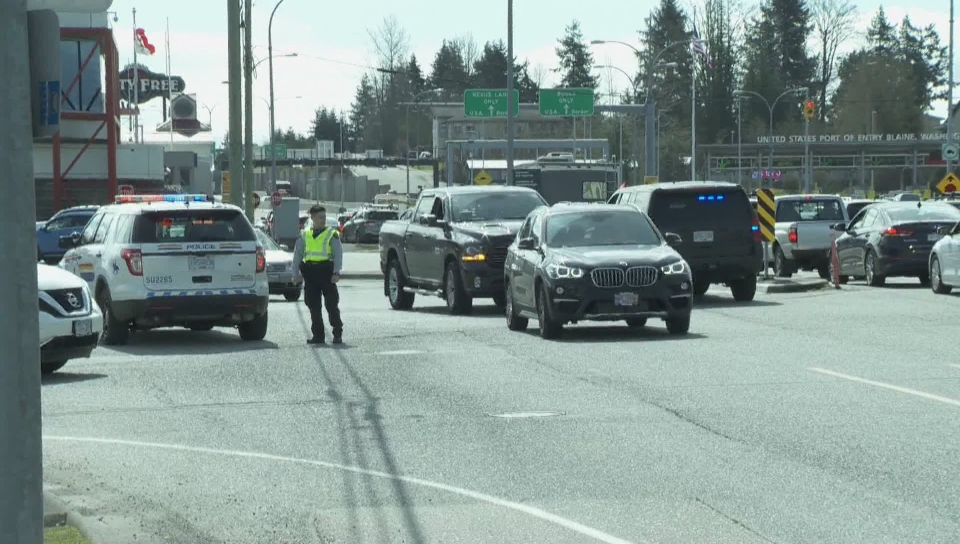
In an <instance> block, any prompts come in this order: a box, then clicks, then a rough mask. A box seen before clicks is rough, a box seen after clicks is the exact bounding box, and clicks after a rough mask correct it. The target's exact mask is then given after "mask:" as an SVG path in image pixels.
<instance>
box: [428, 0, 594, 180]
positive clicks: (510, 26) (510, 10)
mask: <svg viewBox="0 0 960 544" xmlns="http://www.w3.org/2000/svg"><path fill="white" fill-rule="evenodd" d="M516 114H517V112H515V111H513V0H507V185H515V183H514V179H513V123H514V116H516ZM574 151H576V150H574ZM447 168H450V165H449V164H448V165H447Z"/></svg>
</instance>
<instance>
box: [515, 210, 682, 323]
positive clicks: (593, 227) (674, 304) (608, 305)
mask: <svg viewBox="0 0 960 544" xmlns="http://www.w3.org/2000/svg"><path fill="white" fill-rule="evenodd" d="M679 238H680V237H679V236H677V235H676V234H674V233H665V234H661V233H660V231H659V230H657V227H656V226H655V225H654V224H653V222H652V221H650V218H649V217H647V216H646V214H644V213H642V212H641V211H639V210H638V209H637V208H635V207H632V206H611V205H607V204H599V205H597V204H557V205H554V206H553V207H550V208H547V207H543V208H540V209H538V210H536V211H534V212H533V213H532V214H530V217H528V218H527V220H526V221H525V222H524V224H523V226H522V227H520V232H519V234H518V235H517V241H516V242H514V243H513V244H512V245H511V246H510V248H509V251H508V253H507V262H506V267H505V268H504V275H505V278H504V281H505V284H506V288H505V291H506V307H505V308H504V310H505V313H506V318H507V327H508V328H509V329H510V330H513V331H521V330H524V329H526V328H527V324H528V323H529V319H536V320H537V321H538V323H539V329H540V336H542V337H543V338H548V339H550V338H556V337H558V336H560V334H561V332H562V331H563V325H564V324H566V323H577V322H578V321H626V323H627V325H628V326H629V327H634V328H636V327H642V326H644V325H646V323H647V319H650V318H659V319H663V320H664V321H665V322H666V324H667V330H668V331H669V332H670V333H671V334H686V333H687V331H688V330H689V329H690V312H691V310H692V303H691V301H692V293H693V284H692V278H691V276H690V267H689V266H688V265H687V263H686V261H684V260H683V258H682V257H681V256H680V254H679V253H677V252H676V251H675V250H674V249H673V248H672V247H671V245H672V244H676V243H678V242H679Z"/></svg>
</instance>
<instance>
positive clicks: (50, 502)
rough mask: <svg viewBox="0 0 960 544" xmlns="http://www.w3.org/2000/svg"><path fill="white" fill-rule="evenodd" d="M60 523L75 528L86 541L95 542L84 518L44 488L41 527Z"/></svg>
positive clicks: (59, 524)
mask: <svg viewBox="0 0 960 544" xmlns="http://www.w3.org/2000/svg"><path fill="white" fill-rule="evenodd" d="M62 525H69V526H70V527H73V528H75V529H77V530H78V531H80V534H82V535H83V537H84V538H86V539H87V540H88V541H90V542H91V543H94V544H95V543H96V540H95V539H94V538H93V537H92V536H91V534H92V533H93V531H91V528H90V526H89V525H88V524H87V521H86V519H84V517H83V516H81V515H80V514H77V513H76V512H74V511H73V510H71V509H70V507H69V506H67V504H66V503H65V502H63V500H62V499H60V497H57V496H56V495H54V494H53V493H51V492H49V491H47V490H46V489H44V490H43V527H44V528H45V529H46V528H47V527H59V526H62Z"/></svg>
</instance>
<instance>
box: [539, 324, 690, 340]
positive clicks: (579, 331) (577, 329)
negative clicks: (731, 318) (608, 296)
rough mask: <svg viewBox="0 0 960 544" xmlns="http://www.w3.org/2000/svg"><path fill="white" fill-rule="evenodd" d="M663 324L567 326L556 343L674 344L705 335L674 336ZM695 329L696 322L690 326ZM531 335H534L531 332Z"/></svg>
mask: <svg viewBox="0 0 960 544" xmlns="http://www.w3.org/2000/svg"><path fill="white" fill-rule="evenodd" d="M662 323H663V322H662V321H660V322H659V323H658V320H650V321H648V322H647V325H646V326H645V327H641V328H638V329H631V328H629V327H627V326H626V325H619V326H617V325H612V326H604V327H595V326H586V327H582V326H577V325H568V326H566V327H564V328H563V336H561V337H560V338H559V339H558V342H676V341H683V340H702V339H704V338H707V337H706V336H705V335H702V334H697V333H695V332H691V333H688V334H685V335H680V336H674V335H672V334H670V333H668V332H667V329H666V328H664V326H663V324H662ZM692 326H693V327H696V321H694V322H693V324H692ZM531 334H536V330H533V332H531Z"/></svg>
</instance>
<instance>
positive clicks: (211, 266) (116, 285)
mask: <svg viewBox="0 0 960 544" xmlns="http://www.w3.org/2000/svg"><path fill="white" fill-rule="evenodd" d="M60 243H61V245H62V246H63V247H64V248H69V250H68V251H67V253H66V255H64V257H63V260H62V261H60V267H61V268H63V269H65V270H68V271H70V272H73V273H74V274H76V275H77V276H80V277H81V278H83V279H84V280H86V281H87V283H88V285H89V286H90V291H91V292H92V293H93V294H94V298H95V299H96V301H97V303H98V304H99V306H100V308H101V309H102V311H103V314H104V326H103V335H102V339H103V342H104V343H105V344H112V345H121V344H125V343H126V342H127V340H128V338H129V336H130V331H131V330H134V329H139V330H146V329H153V328H158V327H186V328H189V329H191V330H194V331H209V330H211V329H212V328H214V327H236V328H237V329H238V330H239V333H240V338H242V339H244V340H262V339H263V338H264V337H265V336H266V334H267V303H268V300H269V296H270V295H269V285H268V282H267V273H266V256H265V253H264V248H263V246H261V245H260V243H259V242H258V241H257V236H256V234H255V233H254V230H253V225H251V224H250V222H249V221H248V220H247V218H246V216H244V214H243V211H242V210H241V209H240V208H238V207H236V206H232V205H229V204H222V203H220V202H216V201H211V199H210V198H209V197H207V196H206V195H184V194H176V195H129V196H128V195H122V196H117V197H116V201H115V204H113V205H109V206H103V207H101V208H100V210H99V211H98V212H97V214H96V215H94V216H93V218H91V219H90V222H89V223H87V226H86V227H85V228H84V230H83V232H82V233H74V234H72V235H70V236H63V237H61V239H60Z"/></svg>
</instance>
